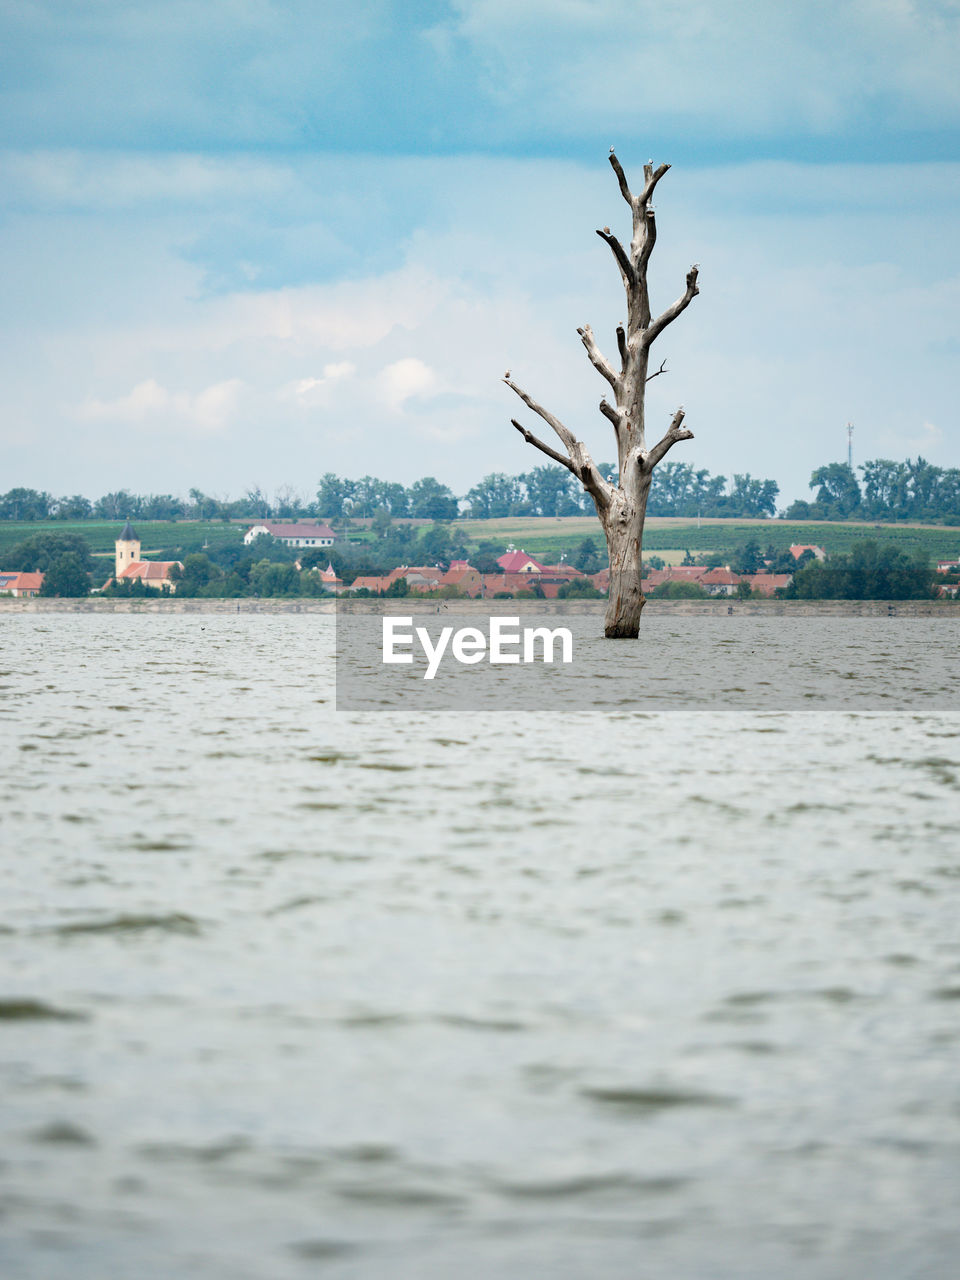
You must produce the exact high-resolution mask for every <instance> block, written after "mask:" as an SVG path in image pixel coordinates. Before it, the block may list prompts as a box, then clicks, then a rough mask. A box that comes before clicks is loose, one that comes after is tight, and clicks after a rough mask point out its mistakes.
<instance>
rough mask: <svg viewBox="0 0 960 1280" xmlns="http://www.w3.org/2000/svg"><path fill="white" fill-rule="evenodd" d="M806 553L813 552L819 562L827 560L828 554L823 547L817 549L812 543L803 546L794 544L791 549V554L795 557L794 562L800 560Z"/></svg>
mask: <svg viewBox="0 0 960 1280" xmlns="http://www.w3.org/2000/svg"><path fill="white" fill-rule="evenodd" d="M805 551H812V552H813V554H814V555H815V556H816V557H817V559H818V560H823V559H825V558H826V552H825V551H824V549H823V547H817V546H815V545H814V544H813V543H812V542H811V543H805V544H804V545H803V546H801V545H800V544H799V543H794V545H793V546H792V547H791V548H790V554H791V555H792V556H793V558H794V560H799V559H800V557H801V556H802V555H803V553H804V552H805Z"/></svg>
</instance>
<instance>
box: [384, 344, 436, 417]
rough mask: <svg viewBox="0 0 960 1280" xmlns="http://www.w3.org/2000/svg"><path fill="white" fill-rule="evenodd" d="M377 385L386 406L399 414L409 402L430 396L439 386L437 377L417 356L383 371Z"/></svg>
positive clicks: (396, 362)
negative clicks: (419, 397) (414, 398)
mask: <svg viewBox="0 0 960 1280" xmlns="http://www.w3.org/2000/svg"><path fill="white" fill-rule="evenodd" d="M377 385H378V388H379V392H380V397H381V399H382V400H383V402H384V404H386V405H387V406H388V407H389V408H391V409H392V410H393V411H394V412H395V413H399V412H401V411H402V410H403V408H404V406H405V405H406V403H407V401H408V400H410V399H412V398H413V397H415V396H424V395H429V394H430V393H431V392H432V391H433V390H434V388H435V387H436V386H437V375H436V373H434V371H433V369H431V368H430V366H429V365H426V364H424V362H423V361H422V360H419V359H417V357H416V356H408V357H407V359H405V360H397V361H395V363H393V364H389V365H387V367H386V368H385V369H382V370H381V372H380V374H379V375H378V378H377Z"/></svg>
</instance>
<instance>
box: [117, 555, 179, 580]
mask: <svg viewBox="0 0 960 1280" xmlns="http://www.w3.org/2000/svg"><path fill="white" fill-rule="evenodd" d="M174 565H179V566H180V568H181V569H182V568H183V565H182V564H180V561H179V560H134V561H133V563H132V564H128V565H127V567H126V568H125V569H124V571H123V572H122V573H121V574H120V577H121V579H126V580H127V581H128V582H132V581H134V580H139V581H140V582H169V581H170V570H171V569H172V568H173V566H174Z"/></svg>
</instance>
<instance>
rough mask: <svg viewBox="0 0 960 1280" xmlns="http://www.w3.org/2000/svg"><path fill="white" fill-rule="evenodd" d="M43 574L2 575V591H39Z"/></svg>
mask: <svg viewBox="0 0 960 1280" xmlns="http://www.w3.org/2000/svg"><path fill="white" fill-rule="evenodd" d="M42 586H43V574H42V573H15V572H14V573H0V591H39V590H40V588H41V587H42Z"/></svg>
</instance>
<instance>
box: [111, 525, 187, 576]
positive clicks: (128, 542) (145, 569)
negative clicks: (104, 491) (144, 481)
mask: <svg viewBox="0 0 960 1280" xmlns="http://www.w3.org/2000/svg"><path fill="white" fill-rule="evenodd" d="M174 569H177V570H179V572H181V573H182V572H183V565H182V564H181V562H180V561H179V560H141V559H140V539H139V538H138V537H137V531H136V529H134V527H133V525H132V524H131V523H130V521H129V520H128V521H127V523H126V524H125V525H124V526H123V532H122V533H121V534H120V537H119V538H118V539H117V540H116V542H115V543H114V571H113V580H114V581H115V582H142V583H144V584H145V585H146V586H148V587H159V588H160V590H161V591H168V592H170V593H171V594H172V593H173V592H174V591H176V589H177V584H176V579H175V577H174V573H173V571H174ZM104 585H105V586H109V585H110V579H108V580H107V582H106V583H105V584H104Z"/></svg>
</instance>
